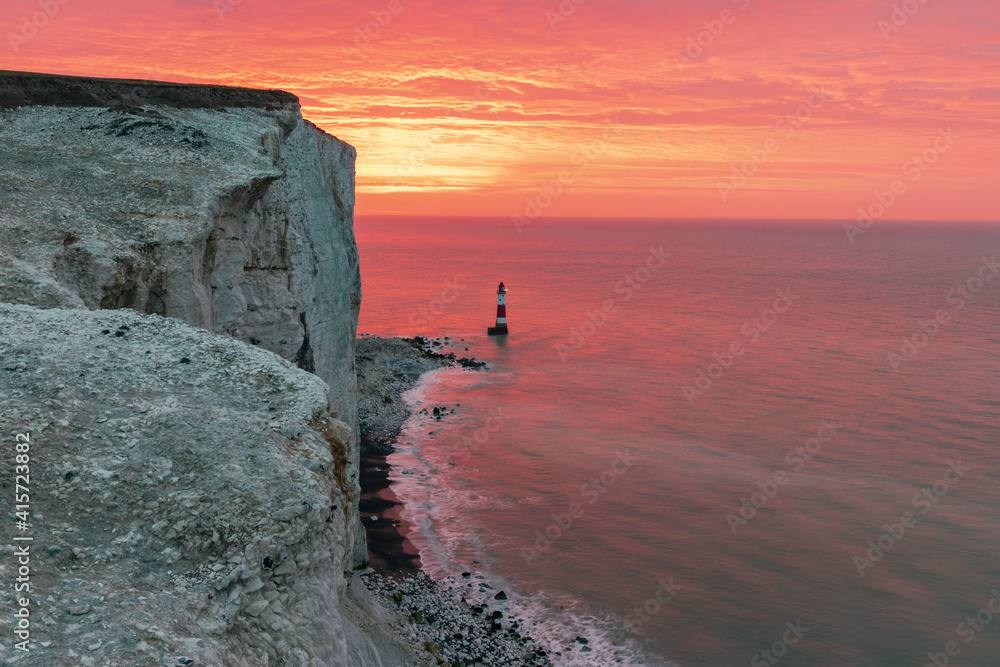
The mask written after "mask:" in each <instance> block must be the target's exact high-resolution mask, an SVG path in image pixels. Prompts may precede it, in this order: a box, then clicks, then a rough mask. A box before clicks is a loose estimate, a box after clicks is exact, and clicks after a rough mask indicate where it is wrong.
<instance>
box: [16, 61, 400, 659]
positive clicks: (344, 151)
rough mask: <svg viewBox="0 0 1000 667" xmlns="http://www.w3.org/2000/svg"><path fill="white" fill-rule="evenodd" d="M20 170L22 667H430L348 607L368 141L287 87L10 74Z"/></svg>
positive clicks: (358, 547) (357, 538)
mask: <svg viewBox="0 0 1000 667" xmlns="http://www.w3.org/2000/svg"><path fill="white" fill-rule="evenodd" d="M0 153H2V157H3V159H2V160H0V302H3V304H2V305H0V401H2V403H3V405H2V406H0V409H2V413H0V437H2V438H4V439H5V440H6V441H9V442H10V443H12V442H13V441H12V440H11V439H12V438H13V437H14V434H15V433H21V432H30V433H32V439H33V440H32V442H33V445H32V447H33V449H32V452H33V454H32V465H33V466H34V468H33V471H32V480H33V482H32V483H33V484H34V485H36V486H35V489H36V495H35V496H34V498H35V500H34V501H33V506H32V510H33V512H34V514H33V520H34V521H33V528H32V530H34V531H35V535H36V538H35V539H36V541H35V542H34V546H33V547H32V548H33V552H32V553H33V558H36V559H37V560H33V567H36V568H37V569H35V570H33V572H35V573H36V574H37V578H34V579H33V580H32V581H33V585H34V586H35V589H34V595H32V603H31V604H32V605H38V609H37V610H36V609H34V607H32V609H33V614H34V615H33V619H34V621H33V623H34V625H33V627H34V629H35V630H36V632H35V634H33V641H37V644H33V649H34V650H33V651H32V653H30V654H28V655H26V656H24V657H23V658H22V664H38V665H42V664H44V665H51V664H66V665H69V664H73V665H77V664H84V665H86V664H101V665H103V664H130V665H132V664H135V665H147V664H148V665H154V664H155V665H162V664H178V665H179V664H192V663H186V662H184V660H181V659H182V658H183V659H185V660H186V659H190V660H194V661H195V662H194V663H193V664H211V665H216V664H218V665H248V666H249V665H309V666H310V667H313V666H318V665H354V664H359V665H365V664H384V665H386V666H388V665H390V664H400V665H401V664H415V663H414V662H413V661H412V659H411V658H407V657H403V656H407V655H409V654H408V653H406V651H405V650H404V649H403V648H401V647H400V646H397V645H396V644H395V643H394V641H393V640H391V639H387V638H385V637H379V636H375V635H373V634H372V633H371V632H369V633H367V634H365V633H362V632H361V631H359V630H358V629H357V627H355V625H356V624H357V623H359V622H361V621H359V620H358V619H362V620H363V619H364V618H365V612H364V611H363V610H362V611H360V612H359V611H358V608H357V605H356V604H350V605H348V606H349V607H350V609H351V613H350V614H348V615H345V614H344V613H342V612H341V609H342V607H343V605H344V604H345V601H347V600H348V599H349V596H347V595H346V590H347V586H348V581H349V580H348V578H347V576H348V575H349V573H350V570H351V569H352V568H353V567H356V566H358V565H359V564H360V563H363V562H364V559H365V546H364V538H363V532H362V530H361V526H360V522H359V515H358V511H357V501H358V498H359V495H360V494H359V487H358V481H357V471H358V448H359V433H358V420H357V384H356V378H355V372H354V339H355V332H356V325H357V315H358V310H359V306H360V300H361V288H360V278H359V271H358V257H357V250H356V247H355V243H354V238H353V231H352V217H353V207H354V159H355V152H354V149H353V148H351V147H350V146H348V145H347V144H345V143H343V142H341V141H339V140H337V139H336V138H334V137H331V136H329V135H327V134H325V133H323V132H322V131H320V130H319V129H317V128H316V127H314V126H313V125H311V124H310V123H308V122H306V121H304V120H303V119H302V117H301V115H300V113H299V110H298V104H297V101H296V100H295V98H294V97H292V96H290V95H287V94H285V93H280V92H275V91H245V90H240V89H225V88H213V87H203V86H197V87H189V86H176V85H172V84H143V83H136V82H121V81H86V80H79V79H67V78H62V77H32V76H23V75H10V74H7V75H2V74H0ZM9 304H22V305H9ZM95 311H96V312H95ZM254 346H256V347H254ZM296 367H297V368H296ZM306 371H309V372H306ZM5 451H6V448H5ZM12 473H13V466H12V465H8V466H6V467H0V481H2V483H3V489H4V498H5V499H7V500H5V501H4V502H5V503H7V502H9V498H12V497H13V482H14V479H13V474H12ZM5 529H6V530H7V531H10V530H12V527H11V526H7V527H6V528H5ZM11 538H12V536H11V535H8V539H7V541H6V542H5V543H6V544H13V542H12V541H11ZM0 566H4V567H9V560H8V561H7V562H5V563H2V564H0ZM2 595H4V596H6V600H5V601H6V602H11V600H10V596H11V591H4V592H3V593H2ZM11 604H12V602H11ZM5 608H8V609H10V608H12V607H11V606H6V607H5ZM373 627H377V624H375V626H373ZM46 637H47V638H46ZM6 641H8V640H4V642H6ZM43 641H45V642H49V643H48V644H43V643H42V642H43ZM5 648H9V647H6V646H5ZM5 653H6V654H8V655H9V654H10V652H9V651H5ZM13 655H14V657H15V658H16V657H17V656H19V655H21V654H20V653H17V652H15V653H14V654H13ZM359 656H360V657H359Z"/></svg>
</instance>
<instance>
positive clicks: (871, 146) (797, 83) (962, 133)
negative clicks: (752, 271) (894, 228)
mask: <svg viewBox="0 0 1000 667" xmlns="http://www.w3.org/2000/svg"><path fill="white" fill-rule="evenodd" d="M46 8H47V11H48V14H46V13H45V11H46ZM39 12H41V13H39ZM0 30H2V32H3V39H2V44H0V69H7V70H18V71H38V72H52V73H60V74H73V75H84V76H102V77H114V78H135V79H155V80H163V81H177V82H190V83H219V84H230V85H243V86H252V87H266V88H281V89H284V90H288V91H290V92H292V93H295V94H296V95H298V96H299V98H300V99H301V102H302V109H303V113H304V115H305V117H306V118H307V119H309V120H311V121H313V122H315V123H316V124H317V125H318V126H320V127H321V128H323V129H324V130H326V131H327V132H329V133H331V134H333V135H335V136H337V137H339V138H341V139H343V140H345V141H347V142H349V143H350V144H352V145H354V146H355V147H356V148H357V149H358V163H357V191H358V200H357V213H358V214H361V215H383V214H402V215H434V216H438V215H441V216H443V215H463V216H469V215H485V216H504V217H505V216H521V217H522V218H523V219H528V220H535V219H538V218H539V217H543V216H553V217H555V216H570V217H578V216H595V217H608V216H613V217H642V218H728V219H732V218H792V219H826V220H831V219H837V220H840V219H843V220H854V219H856V218H858V217H859V215H861V211H865V212H867V213H868V214H869V215H871V216H873V218H874V219H884V220H970V221H980V220H982V221H997V220H1000V213H998V211H1000V39H998V36H1000V2H996V0H902V1H899V2H895V3H894V2H892V0H823V1H808V0H794V1H793V0H681V1H672V0H473V1H470V0H353V1H352V2H346V1H332V2H331V1H329V0H282V1H281V2H277V1H275V0H142V1H141V2H137V1H136V0H0ZM894 187H895V192H893V189H894ZM515 219H516V218H515Z"/></svg>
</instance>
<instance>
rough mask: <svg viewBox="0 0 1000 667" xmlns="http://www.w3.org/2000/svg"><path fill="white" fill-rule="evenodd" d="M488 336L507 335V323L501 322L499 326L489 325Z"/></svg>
mask: <svg viewBox="0 0 1000 667" xmlns="http://www.w3.org/2000/svg"><path fill="white" fill-rule="evenodd" d="M486 335H487V336H506V335H507V325H506V324H501V325H500V326H498V327H487V329H486Z"/></svg>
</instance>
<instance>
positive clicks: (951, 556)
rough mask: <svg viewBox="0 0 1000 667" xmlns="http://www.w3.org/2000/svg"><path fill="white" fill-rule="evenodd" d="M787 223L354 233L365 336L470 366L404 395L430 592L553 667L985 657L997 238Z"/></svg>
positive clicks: (991, 637) (415, 508) (997, 367)
mask: <svg viewBox="0 0 1000 667" xmlns="http://www.w3.org/2000/svg"><path fill="white" fill-rule="evenodd" d="M802 222H804V221H776V220H768V221H711V222H708V223H706V222H704V221H685V220H674V221H666V222H665V221H648V222H647V221H643V222H636V221H634V220H633V221H625V220H610V219H609V220H587V221H583V220H578V221H574V220H569V219H563V220H548V219H546V218H540V219H538V220H536V221H535V223H534V224H532V225H530V226H527V227H523V228H522V229H521V233H518V231H517V229H516V228H515V227H514V226H513V225H512V223H511V220H510V219H509V218H502V219H501V218H495V219H485V218H477V219H469V220H468V221H467V223H468V224H455V220H454V219H450V220H448V221H447V223H442V222H441V221H440V220H436V219H431V218H427V217H422V218H412V217H410V218H407V217H397V218H392V217H383V216H379V217H365V216H359V218H358V220H357V222H356V226H355V230H356V235H357V240H358V246H359V252H360V256H361V271H362V277H363V280H364V284H365V294H364V301H363V305H362V312H361V319H360V323H359V332H361V333H364V334H374V335H381V336H417V335H419V336H425V337H429V338H440V339H444V338H445V337H447V340H446V341H445V345H444V346H443V348H442V349H444V350H445V351H454V352H456V354H458V355H459V356H473V357H475V358H478V359H481V360H484V361H486V362H487V363H488V364H489V366H490V367H489V369H488V370H467V369H442V370H438V371H433V372H431V373H429V374H427V375H425V376H424V378H423V379H422V380H421V382H420V383H419V384H418V385H417V386H416V387H415V388H414V389H413V390H411V392H409V393H408V395H407V396H406V398H407V400H408V401H409V402H410V403H411V404H412V405H413V407H414V408H415V414H414V415H413V416H412V417H411V418H410V420H409V421H408V422H407V423H406V424H405V425H404V429H403V432H402V434H401V435H400V437H399V439H398V442H397V445H396V451H395V453H394V454H392V455H390V456H389V457H388V462H389V464H390V465H391V471H390V472H389V476H390V479H391V480H392V488H393V492H394V493H395V494H396V496H397V497H398V498H399V500H400V502H401V503H402V506H401V509H400V516H401V517H402V519H403V521H404V523H405V524H406V525H405V530H406V532H407V535H408V539H409V542H410V544H411V545H412V547H413V548H414V549H415V550H416V551H418V552H419V554H420V561H421V563H422V567H423V569H424V570H425V571H427V572H428V573H429V574H430V575H431V576H432V577H435V578H441V579H445V578H447V577H449V576H452V577H456V578H457V577H460V576H461V573H462V571H463V570H467V569H470V568H475V569H476V570H477V571H480V572H483V573H484V574H485V575H486V576H487V577H488V578H489V579H490V580H491V581H492V582H494V584H495V585H496V586H501V587H502V588H503V589H504V590H505V591H507V592H508V594H509V595H510V602H509V604H510V608H511V610H512V611H515V612H517V613H519V614H520V615H521V616H522V617H524V618H526V619H528V621H529V627H528V629H529V630H530V631H531V632H532V635H533V636H534V637H535V638H536V639H537V640H539V641H541V642H542V643H543V644H546V645H547V646H549V647H550V648H552V649H553V650H554V651H556V652H558V653H559V654H560V655H558V656H555V655H553V660H554V661H555V663H556V664H567V665H607V664H622V665H659V664H662V665H672V664H676V665H680V666H682V667H686V666H689V665H691V666H694V665H706V666H707V665H713V666H714V665H735V664H750V665H765V664H776V663H777V661H779V660H780V663H781V664H782V665H803V666H805V665H810V666H823V665H831V666H833V665H845V664H852V665H853V664H856V665H862V664H863V665H886V666H895V665H924V664H925V663H926V664H934V662H933V660H934V659H935V657H936V656H944V657H945V658H949V659H953V660H954V659H955V658H954V655H959V654H954V650H955V649H956V648H957V649H958V650H959V651H960V659H961V661H962V663H960V664H992V663H991V660H993V657H994V656H997V655H1000V639H998V638H997V635H996V633H994V632H991V631H990V629H989V628H986V627H985V625H988V624H983V623H982V620H983V619H985V617H986V614H983V615H982V616H981V617H980V620H978V621H976V620H975V619H976V615H977V614H979V612H980V610H981V609H987V610H988V611H987V613H989V614H990V618H992V611H989V603H990V600H991V599H992V597H991V596H993V594H994V590H995V589H996V588H997V587H998V586H1000V581H998V576H997V574H998V571H997V566H996V563H997V562H998V559H997V556H998V555H1000V538H998V536H997V534H996V531H995V522H996V518H997V517H996V511H995V507H996V506H997V501H998V500H1000V498H998V495H1000V491H998V488H1000V487H998V485H997V481H998V479H997V473H996V470H997V469H998V468H997V465H996V464H997V454H996V452H995V450H994V448H993V447H991V445H992V443H993V440H994V439H995V434H996V433H997V427H998V426H1000V411H998V409H997V408H998V405H1000V397H998V396H997V392H996V390H995V387H994V383H993V382H992V381H991V379H992V378H995V377H996V374H997V372H998V371H1000V349H998V347H997V344H998V343H1000V335H998V334H997V332H996V328H995V325H994V322H995V315H996V313H997V312H1000V311H998V306H1000V279H996V278H994V274H995V273H996V272H997V270H1000V266H996V265H995V262H996V259H995V257H994V253H995V252H996V249H998V248H1000V228H998V227H997V225H993V224H987V223H970V224H961V225H956V224H953V223H949V224H947V225H943V224H935V223H902V222H897V223H891V222H883V221H879V222H878V223H877V224H875V225H872V226H871V227H870V228H869V229H867V230H864V233H863V234H862V235H861V236H857V237H856V238H854V239H853V242H852V239H851V238H850V237H849V235H847V234H845V230H844V228H843V225H844V221H812V222H810V223H809V224H801V223H802ZM500 281H503V282H504V283H505V285H506V287H507V289H508V290H509V293H508V294H507V317H508V323H509V327H510V334H509V335H508V336H506V337H489V336H487V335H486V327H488V326H491V325H492V324H493V315H494V312H495V308H496V287H497V283H499V282H500ZM432 406H441V407H444V408H447V411H448V412H447V413H446V414H447V416H446V417H445V418H443V419H442V420H440V421H438V420H436V419H434V418H433V416H431V415H429V414H428V415H425V414H423V413H422V412H421V411H422V410H423V409H425V408H429V407H432ZM451 411H454V412H451ZM970 617H971V618H972V619H973V622H972V624H970V623H968V622H967V621H966V619H967V618H970ZM963 623H964V624H965V625H962V624H963ZM532 624H534V625H532ZM974 627H980V628H981V629H980V630H975V629H974ZM581 637H582V638H584V639H586V640H587V642H586V643H582V642H580V641H578V638H581ZM949 642H955V644H954V645H952V644H949ZM949 650H951V651H952V653H946V651H949ZM550 655H552V654H551V653H550Z"/></svg>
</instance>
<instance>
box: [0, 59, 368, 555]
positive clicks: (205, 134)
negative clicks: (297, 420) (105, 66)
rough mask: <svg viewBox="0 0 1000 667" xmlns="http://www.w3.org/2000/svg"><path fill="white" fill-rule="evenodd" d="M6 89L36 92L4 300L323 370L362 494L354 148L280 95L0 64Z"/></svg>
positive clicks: (1, 182) (10, 233) (5, 233)
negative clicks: (129, 319)
mask: <svg viewBox="0 0 1000 667" xmlns="http://www.w3.org/2000/svg"><path fill="white" fill-rule="evenodd" d="M60 87H61V88H60ZM60 90H61V95H60ZM0 94H2V98H0V99H4V100H6V102H0V109H3V108H4V107H6V106H10V105H11V104H12V102H11V100H16V101H19V103H21V104H24V105H25V106H19V107H17V108H11V109H6V110H0V302H8V303H25V304H31V305H36V306H41V307H46V308H87V309H90V310H95V309H113V308H114V309H118V308H131V309H134V310H136V311H138V312H140V313H151V314H159V315H164V316H166V317H172V318H176V319H179V320H182V321H184V322H186V323H188V324H191V325H193V326H197V327H201V328H204V329H207V330H209V331H214V332H217V333H220V334H223V335H226V336H230V337H233V338H236V339H238V340H243V341H246V342H248V343H251V344H253V345H257V346H260V347H262V348H264V349H266V350H270V351H272V352H274V353H276V354H278V355H280V356H281V357H283V358H285V359H288V360H291V361H293V362H295V363H296V364H297V365H298V366H299V367H300V368H303V369H305V370H308V371H310V372H314V373H315V374H316V375H318V376H319V377H320V378H322V379H323V380H324V381H325V382H326V383H327V384H328V385H329V388H330V389H329V393H328V399H329V404H330V410H331V413H332V415H333V416H334V417H336V418H339V419H341V420H343V421H344V422H346V423H347V424H349V426H350V427H351V430H352V434H353V438H352V444H351V450H350V458H349V461H350V463H351V465H352V470H351V472H350V475H351V477H352V481H351V483H352V486H353V487H354V488H355V490H356V491H357V475H356V472H357V463H358V447H357V442H358V440H359V433H358V423H357V390H356V380H355V374H354V340H355V333H356V330H357V317H358V312H359V308H360V303H361V279H360V274H359V270H358V254H357V247H356V245H355V242H354V233H353V226H352V225H353V213H354V161H355V157H356V153H355V151H354V149H353V148H352V147H351V146H349V145H348V144H346V143H344V142H342V141H340V140H338V139H336V138H335V137H332V136H330V135H328V134H326V133H324V132H322V131H321V130H319V129H318V128H316V127H315V126H314V125H312V124H311V123H309V122H307V121H305V120H303V119H302V117H301V114H300V112H299V109H298V104H297V101H296V100H295V98H294V97H292V96H290V95H287V94H286V93H280V92H276V91H246V90H240V89H227V88H212V87H201V86H195V87H186V86H170V85H164V84H159V85H153V86H150V85H142V84H129V83H117V82H106V81H92V82H91V83H90V84H89V85H88V83H87V81H86V80H84V81H82V82H81V80H78V79H60V78H55V79H53V78H48V77H42V78H33V77H10V76H8V77H4V76H2V75H0ZM88 94H89V97H88ZM34 100H41V101H43V102H44V105H41V104H34V103H33V101H34ZM60 101H61V102H60ZM80 101H82V102H85V103H87V104H89V106H57V105H56V104H60V103H62V104H68V103H74V102H75V103H79V102H80ZM136 104H144V105H143V106H135V105H136ZM224 104H233V105H234V106H232V107H223V106H221V105H224ZM254 104H256V106H254ZM206 105H209V106H212V105H214V107H219V108H214V107H213V108H205V106H206ZM355 498H357V493H355ZM355 502H356V501H355ZM352 535H353V539H354V545H353V551H352V553H353V554H354V557H353V561H354V562H353V564H354V565H357V564H360V563H361V562H363V560H364V558H365V549H364V541H363V531H362V528H361V526H360V522H359V521H358V520H357V519H356V518H355V519H353V524H352Z"/></svg>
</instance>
